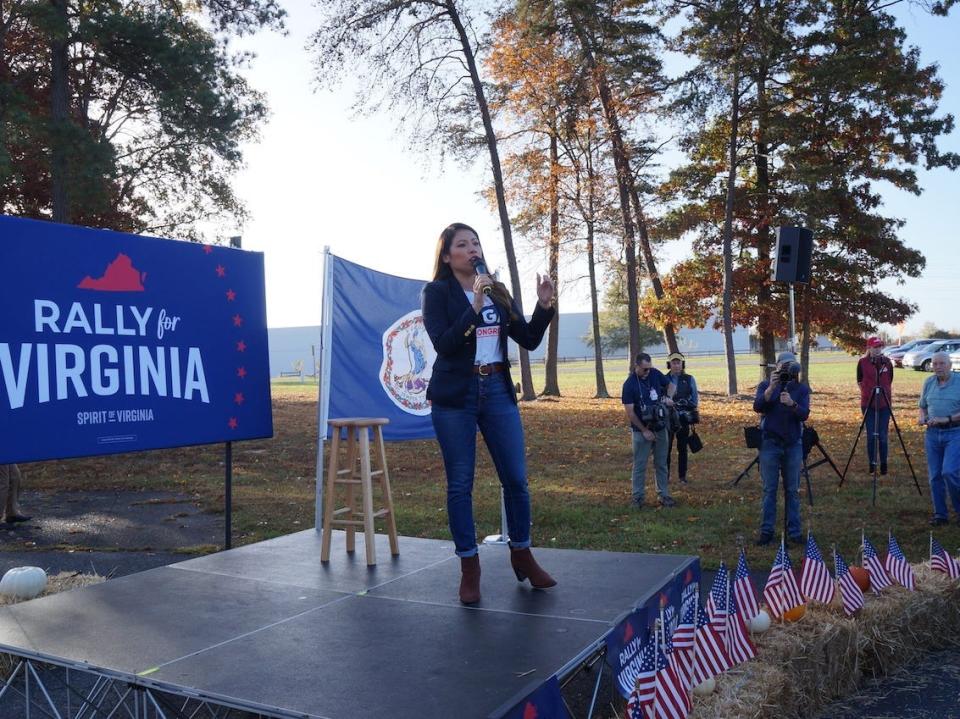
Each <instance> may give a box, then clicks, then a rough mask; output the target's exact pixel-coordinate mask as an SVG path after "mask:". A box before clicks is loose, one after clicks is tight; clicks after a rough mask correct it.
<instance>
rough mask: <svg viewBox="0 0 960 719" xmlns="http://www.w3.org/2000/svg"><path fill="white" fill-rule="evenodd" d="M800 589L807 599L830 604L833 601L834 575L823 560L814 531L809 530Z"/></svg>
mask: <svg viewBox="0 0 960 719" xmlns="http://www.w3.org/2000/svg"><path fill="white" fill-rule="evenodd" d="M800 589H801V590H802V591H803V596H805V597H806V598H807V599H809V600H811V601H814V602H820V603H821V604H829V603H830V602H832V601H833V592H834V589H833V577H831V576H830V570H828V569H827V565H826V563H824V561H823V555H822V554H820V548H819V547H818V546H817V542H816V540H815V539H814V538H813V532H807V551H806V554H805V555H804V558H803V573H802V574H801V575H800Z"/></svg>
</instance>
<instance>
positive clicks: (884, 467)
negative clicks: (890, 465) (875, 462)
mask: <svg viewBox="0 0 960 719" xmlns="http://www.w3.org/2000/svg"><path fill="white" fill-rule="evenodd" d="M886 473H887V463H886V462H881V463H880V474H886Z"/></svg>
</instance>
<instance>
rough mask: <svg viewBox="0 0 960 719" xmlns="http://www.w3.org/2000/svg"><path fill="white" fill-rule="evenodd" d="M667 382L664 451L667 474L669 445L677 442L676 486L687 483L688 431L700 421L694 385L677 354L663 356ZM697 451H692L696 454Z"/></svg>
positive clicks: (695, 384)
mask: <svg viewBox="0 0 960 719" xmlns="http://www.w3.org/2000/svg"><path fill="white" fill-rule="evenodd" d="M667 369H669V370H670V371H669V372H668V373H667V379H668V380H669V381H670V384H672V385H673V388H674V391H673V411H672V412H671V413H670V446H669V448H668V450H667V471H668V472H669V471H670V456H671V455H672V454H673V442H674V439H676V442H677V476H678V477H679V479H680V484H686V483H687V446H688V441H689V439H690V427H691V426H692V425H695V424H697V422H699V421H700V411H699V409H698V406H699V404H700V395H699V394H698V393H697V381H696V380H695V379H694V378H693V375H689V374H687V371H686V369H687V362H686V358H684V356H683V355H682V354H680V353H679V352H672V353H670V354H669V355H668V356H667ZM696 449H697V447H694V450H696Z"/></svg>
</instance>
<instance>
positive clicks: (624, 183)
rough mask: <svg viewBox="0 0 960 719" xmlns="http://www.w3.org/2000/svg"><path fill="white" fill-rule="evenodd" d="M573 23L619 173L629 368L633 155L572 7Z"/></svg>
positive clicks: (633, 296) (634, 321)
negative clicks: (625, 273) (601, 110)
mask: <svg viewBox="0 0 960 719" xmlns="http://www.w3.org/2000/svg"><path fill="white" fill-rule="evenodd" d="M569 12H570V24H571V26H572V27H573V30H574V32H575V33H576V35H577V40H578V41H579V42H580V49H581V50H582V52H583V60H584V64H585V65H586V67H587V69H588V70H589V71H590V74H591V76H592V78H593V82H594V86H595V87H596V89H597V96H598V97H599V98H600V105H601V106H602V107H603V118H604V121H605V123H606V126H607V132H608V133H609V135H610V146H611V151H612V153H613V165H614V168H615V169H616V172H617V191H618V194H619V197H620V216H621V218H622V220H623V254H624V256H625V259H626V263H627V314H628V315H629V317H628V321H629V327H630V357H629V358H628V361H627V369H628V370H629V369H630V368H631V367H633V358H634V357H635V356H636V354H637V352H639V351H640V303H639V300H638V293H637V259H636V257H637V255H636V230H635V227H634V224H633V215H632V213H631V212H630V186H631V184H632V181H633V173H632V172H631V170H630V158H629V155H628V154H627V148H626V146H625V145H624V142H623V132H622V131H621V129H620V117H619V115H618V113H617V108H616V106H615V105H614V102H613V95H612V93H611V92H610V85H609V83H608V82H607V77H606V75H605V74H604V72H603V69H602V68H600V67H599V66H598V65H597V61H596V58H595V57H594V54H593V44H592V43H591V41H590V38H589V36H588V35H587V31H586V29H585V28H584V27H583V24H582V23H581V22H580V19H579V17H578V16H577V11H576V10H574V9H570V10H569Z"/></svg>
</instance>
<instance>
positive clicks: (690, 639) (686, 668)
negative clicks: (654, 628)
mask: <svg viewBox="0 0 960 719" xmlns="http://www.w3.org/2000/svg"><path fill="white" fill-rule="evenodd" d="M694 605H695V603H694V602H687V608H686V609H685V610H684V611H683V615H682V616H681V617H680V623H679V624H677V628H676V629H674V630H673V654H672V655H671V661H673V663H674V666H675V667H676V669H677V673H678V674H679V675H680V678H681V679H683V680H684V685H685V686H686V687H687V688H688V689H690V688H692V687H693V644H694V635H695V634H696V629H697V627H696V617H697V614H696V607H695V606H694Z"/></svg>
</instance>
